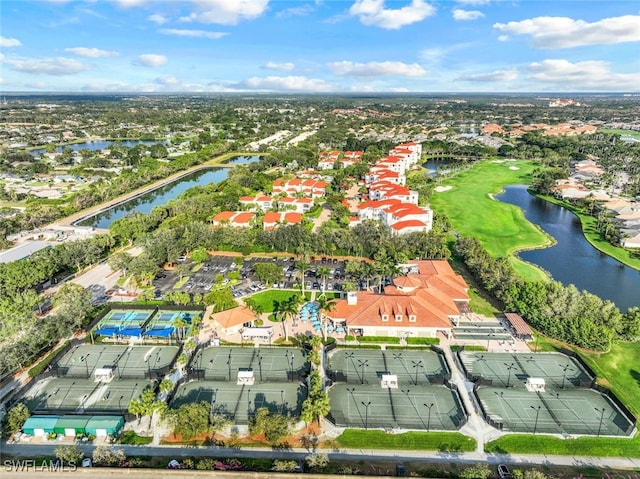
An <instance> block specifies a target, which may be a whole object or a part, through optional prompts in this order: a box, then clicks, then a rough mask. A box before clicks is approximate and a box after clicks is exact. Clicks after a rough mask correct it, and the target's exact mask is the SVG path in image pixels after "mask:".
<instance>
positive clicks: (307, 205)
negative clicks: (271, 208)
mask: <svg viewBox="0 0 640 479" xmlns="http://www.w3.org/2000/svg"><path fill="white" fill-rule="evenodd" d="M312 206H313V200H312V199H311V198H294V197H292V196H285V197H284V198H280V199H279V200H278V208H279V209H281V210H287V211H295V212H297V213H306V212H307V211H309V210H310V209H311V207H312Z"/></svg>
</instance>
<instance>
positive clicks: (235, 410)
mask: <svg viewBox="0 0 640 479" xmlns="http://www.w3.org/2000/svg"><path fill="white" fill-rule="evenodd" d="M306 397H307V389H306V387H305V386H303V385H302V384H300V383H280V384H267V383H263V384H253V385H251V386H248V385H236V384H232V383H228V382H219V381H191V382H189V383H186V384H183V385H182V386H180V388H178V391H177V392H176V395H175V397H174V398H173V400H172V401H171V407H172V408H177V407H180V406H181V405H182V404H186V403H192V402H199V401H204V402H206V403H209V404H211V410H212V412H213V413H217V414H222V415H224V416H226V417H227V418H229V419H231V420H232V421H234V422H235V423H238V424H247V423H248V421H249V418H250V417H252V416H253V414H255V411H256V410H257V409H259V408H261V407H266V408H268V409H269V411H270V412H272V413H274V414H288V415H291V416H294V417H297V416H299V415H300V410H301V408H302V402H303V401H304V400H305V399H306Z"/></svg>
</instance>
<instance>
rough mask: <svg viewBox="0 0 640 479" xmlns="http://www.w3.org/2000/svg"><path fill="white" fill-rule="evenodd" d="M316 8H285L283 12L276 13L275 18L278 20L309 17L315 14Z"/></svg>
mask: <svg viewBox="0 0 640 479" xmlns="http://www.w3.org/2000/svg"><path fill="white" fill-rule="evenodd" d="M315 10H316V7H314V6H313V5H311V4H306V5H301V6H299V7H291V8H286V9H284V10H281V11H279V12H278V13H276V17H278V18H288V17H306V16H307V15H311V14H312V13H313V12H315Z"/></svg>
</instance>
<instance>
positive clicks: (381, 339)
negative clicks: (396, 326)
mask: <svg viewBox="0 0 640 479" xmlns="http://www.w3.org/2000/svg"><path fill="white" fill-rule="evenodd" d="M358 342H359V343H391V344H400V338H396V337H393V336H358Z"/></svg>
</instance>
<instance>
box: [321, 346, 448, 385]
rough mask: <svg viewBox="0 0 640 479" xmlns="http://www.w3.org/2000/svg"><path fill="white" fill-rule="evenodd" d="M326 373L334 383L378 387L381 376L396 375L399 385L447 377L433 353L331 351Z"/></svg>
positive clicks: (441, 360)
mask: <svg viewBox="0 0 640 479" xmlns="http://www.w3.org/2000/svg"><path fill="white" fill-rule="evenodd" d="M328 374H329V377H330V378H331V379H332V380H333V381H335V382H346V383H349V384H360V385H365V384H377V385H378V386H379V384H380V380H381V378H382V375H383V374H392V375H396V376H397V379H398V383H399V384H400V385H409V384H414V385H428V384H431V383H433V382H437V383H440V384H441V383H443V382H444V381H445V380H446V379H449V378H450V372H449V368H448V367H447V364H446V361H445V359H444V356H443V355H442V354H439V353H437V352H435V351H431V350H427V351H415V350H414V351H412V350H406V351H393V350H386V351H385V350H370V349H367V350H346V349H337V350H334V351H333V352H332V353H331V354H330V356H329V360H328Z"/></svg>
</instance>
